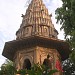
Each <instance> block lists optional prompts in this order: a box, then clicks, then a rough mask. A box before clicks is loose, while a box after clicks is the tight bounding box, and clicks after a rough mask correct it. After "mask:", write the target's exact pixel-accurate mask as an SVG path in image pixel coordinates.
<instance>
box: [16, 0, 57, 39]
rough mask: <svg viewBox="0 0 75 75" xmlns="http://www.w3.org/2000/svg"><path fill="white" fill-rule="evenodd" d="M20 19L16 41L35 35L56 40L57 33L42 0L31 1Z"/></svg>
mask: <svg viewBox="0 0 75 75" xmlns="http://www.w3.org/2000/svg"><path fill="white" fill-rule="evenodd" d="M22 17H23V20H22V24H21V26H20V29H19V30H18V31H17V33H16V35H17V39H20V38H25V37H30V36H37V35H38V36H43V37H48V38H51V37H52V38H57V34H58V32H57V30H56V29H55V28H54V25H53V24H52V20H51V15H49V13H48V9H47V8H46V6H45V4H44V3H43V1H42V0H32V1H31V3H30V4H29V6H28V8H27V10H26V13H25V15H22Z"/></svg>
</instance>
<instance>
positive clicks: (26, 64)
mask: <svg viewBox="0 0 75 75" xmlns="http://www.w3.org/2000/svg"><path fill="white" fill-rule="evenodd" d="M23 69H31V62H30V60H29V59H25V60H24V64H23Z"/></svg>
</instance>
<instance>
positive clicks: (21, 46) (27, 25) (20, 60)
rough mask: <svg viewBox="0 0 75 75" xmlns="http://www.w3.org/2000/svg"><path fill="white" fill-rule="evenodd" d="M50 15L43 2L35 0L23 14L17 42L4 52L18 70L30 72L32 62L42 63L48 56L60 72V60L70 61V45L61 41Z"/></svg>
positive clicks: (52, 67)
mask: <svg viewBox="0 0 75 75" xmlns="http://www.w3.org/2000/svg"><path fill="white" fill-rule="evenodd" d="M51 16H52V15H51V14H50V15H49V14H48V9H47V8H46V6H45V5H44V4H43V2H42V0H32V1H31V3H30V4H29V6H28V9H27V10H26V13H25V15H23V14H22V17H23V20H22V24H21V26H20V28H19V29H18V31H17V32H16V36H17V37H16V40H13V41H9V42H6V43H5V46H4V50H3V53H2V54H3V56H5V57H6V58H8V59H10V60H12V61H13V62H14V64H15V67H16V69H23V68H27V69H30V67H31V66H32V65H33V63H39V64H43V63H44V62H46V61H45V59H46V58H47V56H48V55H49V56H50V57H49V60H50V62H49V65H51V66H50V68H51V69H56V68H57V69H58V70H61V60H65V59H66V58H68V55H69V53H70V50H69V45H68V43H66V42H65V41H63V40H59V39H58V37H57V35H58V31H57V30H56V29H55V27H54V25H53V24H52V20H51ZM54 75H62V73H61V72H58V73H55V74H54Z"/></svg>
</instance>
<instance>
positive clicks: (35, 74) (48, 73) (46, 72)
mask: <svg viewBox="0 0 75 75" xmlns="http://www.w3.org/2000/svg"><path fill="white" fill-rule="evenodd" d="M55 72H58V71H57V70H50V69H49V68H48V67H46V66H44V65H39V64H34V65H33V67H31V70H26V69H25V70H19V71H18V72H17V73H18V74H21V75H26V74H28V75H52V74H53V73H55Z"/></svg>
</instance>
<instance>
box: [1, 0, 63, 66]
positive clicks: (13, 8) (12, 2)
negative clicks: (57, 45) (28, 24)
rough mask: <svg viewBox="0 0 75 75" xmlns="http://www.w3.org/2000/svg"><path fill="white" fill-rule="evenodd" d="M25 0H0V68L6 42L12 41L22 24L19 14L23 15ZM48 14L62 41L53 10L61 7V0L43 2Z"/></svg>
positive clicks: (3, 59)
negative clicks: (50, 14)
mask: <svg viewBox="0 0 75 75" xmlns="http://www.w3.org/2000/svg"><path fill="white" fill-rule="evenodd" d="M26 1H27V0H0V66H1V64H2V63H4V61H5V58H4V57H3V56H2V51H3V47H4V44H5V42H6V41H10V40H14V39H15V38H16V36H15V33H16V31H17V30H18V28H19V27H20V24H21V23H22V18H21V14H25V11H26V8H27V7H26ZM43 1H44V3H45V5H46V7H47V8H48V10H49V13H52V15H53V17H52V22H53V24H54V26H55V28H56V29H57V30H58V32H59V36H58V37H59V39H62V40H63V39H64V36H63V32H60V25H58V24H56V20H55V14H54V13H55V10H56V8H57V7H60V6H61V5H62V2H61V0H43Z"/></svg>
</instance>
